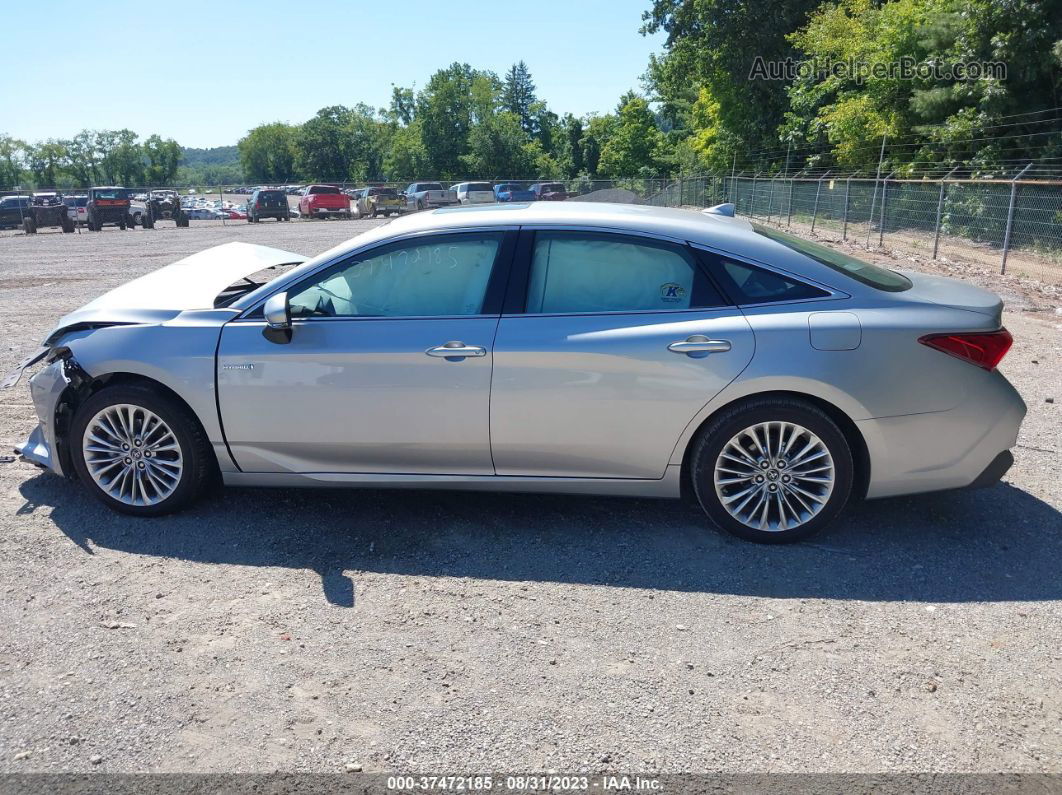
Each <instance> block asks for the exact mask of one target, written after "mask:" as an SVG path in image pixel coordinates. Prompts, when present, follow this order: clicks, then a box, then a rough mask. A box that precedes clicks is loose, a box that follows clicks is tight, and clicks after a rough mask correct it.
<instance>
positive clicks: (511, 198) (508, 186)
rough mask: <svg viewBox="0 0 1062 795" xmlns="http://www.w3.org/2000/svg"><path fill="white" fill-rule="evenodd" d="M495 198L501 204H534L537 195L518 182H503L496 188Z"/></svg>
mask: <svg viewBox="0 0 1062 795" xmlns="http://www.w3.org/2000/svg"><path fill="white" fill-rule="evenodd" d="M494 198H495V199H497V200H498V201H500V202H533V201H534V200H535V194H534V193H532V192H531V191H530V190H528V189H527V188H525V187H524V186H523V185H521V184H520V183H518V182H503V183H501V184H500V185H495V186H494Z"/></svg>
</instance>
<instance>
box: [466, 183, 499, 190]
mask: <svg viewBox="0 0 1062 795" xmlns="http://www.w3.org/2000/svg"><path fill="white" fill-rule="evenodd" d="M467 190H494V189H493V188H492V187H491V186H490V183H489V182H469V183H468V188H467Z"/></svg>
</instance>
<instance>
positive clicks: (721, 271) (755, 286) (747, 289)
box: [713, 257, 830, 304]
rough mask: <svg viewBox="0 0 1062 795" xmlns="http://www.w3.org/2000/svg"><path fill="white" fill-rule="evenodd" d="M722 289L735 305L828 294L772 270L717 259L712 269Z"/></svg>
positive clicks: (794, 299) (819, 296) (818, 296)
mask: <svg viewBox="0 0 1062 795" xmlns="http://www.w3.org/2000/svg"><path fill="white" fill-rule="evenodd" d="M713 273H714V274H715V275H716V277H717V278H718V279H719V281H721V282H722V283H723V287H724V289H725V290H726V291H727V293H729V294H730V296H731V297H732V298H733V299H734V300H735V301H737V302H738V303H739V304H766V303H774V302H778V301H800V300H803V299H806V298H827V297H829V295H830V294H829V293H828V292H826V291H825V290H820V289H818V288H817V287H812V286H811V285H810V284H804V283H803V282H798V281H796V280H795V279H789V278H787V277H785V276H782V275H781V274H779V273H775V272H774V271H769V270H765V269H764V268H757V267H755V266H753V265H749V264H748V263H745V262H736V261H734V260H730V259H726V258H725V257H720V258H719V259H718V261H717V263H716V268H715V269H714V270H713Z"/></svg>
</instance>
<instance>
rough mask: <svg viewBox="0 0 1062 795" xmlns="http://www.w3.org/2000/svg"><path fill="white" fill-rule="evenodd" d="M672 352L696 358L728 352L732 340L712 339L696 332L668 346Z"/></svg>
mask: <svg viewBox="0 0 1062 795" xmlns="http://www.w3.org/2000/svg"><path fill="white" fill-rule="evenodd" d="M667 349H668V350H669V351H671V352H672V353H684V354H686V355H687V356H692V357H694V358H698V359H699V358H702V357H704V356H707V355H708V354H709V353H726V352H727V351H728V350H730V340H710V339H708V338H707V337H706V336H704V335H703V334H694V335H693V336H692V337H687V338H686V339H684V340H680V341H678V342H672V343H671V344H670V345H668V346H667Z"/></svg>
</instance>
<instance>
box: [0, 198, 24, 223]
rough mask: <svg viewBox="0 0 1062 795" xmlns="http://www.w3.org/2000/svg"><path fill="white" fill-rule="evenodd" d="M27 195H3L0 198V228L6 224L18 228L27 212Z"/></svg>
mask: <svg viewBox="0 0 1062 795" xmlns="http://www.w3.org/2000/svg"><path fill="white" fill-rule="evenodd" d="M29 206H30V197H29V196H4V197H2V198H0V229H3V228H4V227H6V226H10V227H12V228H18V227H20V226H22V219H23V217H25V216H26V215H28V214H29Z"/></svg>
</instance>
